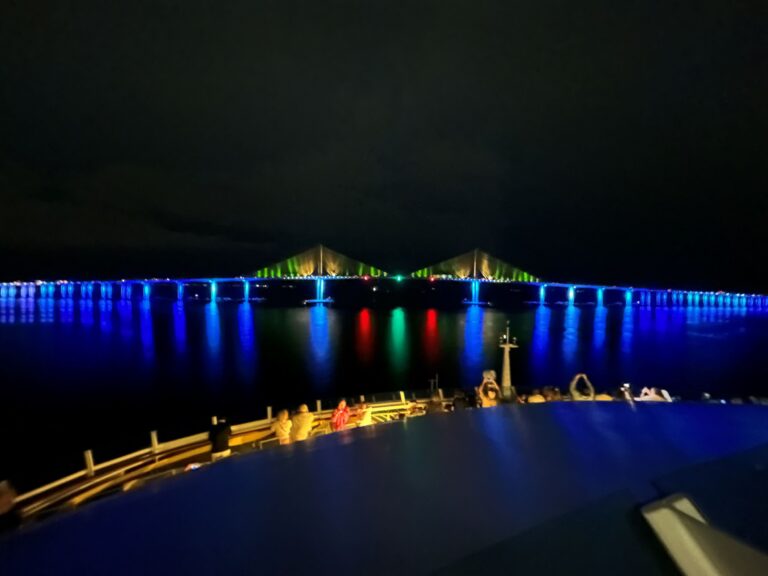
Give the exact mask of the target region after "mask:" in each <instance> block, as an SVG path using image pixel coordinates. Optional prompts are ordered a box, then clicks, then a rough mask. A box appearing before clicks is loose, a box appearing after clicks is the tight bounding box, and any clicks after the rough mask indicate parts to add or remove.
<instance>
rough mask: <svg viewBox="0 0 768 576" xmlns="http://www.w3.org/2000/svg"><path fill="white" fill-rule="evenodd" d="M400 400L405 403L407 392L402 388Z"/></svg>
mask: <svg viewBox="0 0 768 576" xmlns="http://www.w3.org/2000/svg"><path fill="white" fill-rule="evenodd" d="M400 402H401V403H402V404H405V392H403V391H402V390H400Z"/></svg>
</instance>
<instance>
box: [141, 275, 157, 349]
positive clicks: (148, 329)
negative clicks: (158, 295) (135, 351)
mask: <svg viewBox="0 0 768 576" xmlns="http://www.w3.org/2000/svg"><path fill="white" fill-rule="evenodd" d="M148 286H149V284H144V292H145V294H146V293H147V290H146V289H147V287H148ZM145 298H146V299H145V300H144V301H143V302H142V303H141V304H140V306H139V333H140V335H141V348H142V351H143V352H144V358H145V359H146V360H147V362H152V360H153V358H154V356H155V334H154V328H153V326H152V304H151V302H150V300H149V295H147V296H145Z"/></svg>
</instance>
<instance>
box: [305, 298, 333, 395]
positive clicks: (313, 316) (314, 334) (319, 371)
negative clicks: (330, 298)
mask: <svg viewBox="0 0 768 576" xmlns="http://www.w3.org/2000/svg"><path fill="white" fill-rule="evenodd" d="M328 330H329V327H328V309H327V308H326V307H325V306H322V305H318V306H312V307H311V308H310V309H309V342H310V350H309V351H310V355H311V357H312V362H311V373H312V375H313V376H314V377H315V379H316V380H317V381H319V382H320V383H322V384H326V385H327V384H330V378H331V343H330V338H329V337H328Z"/></svg>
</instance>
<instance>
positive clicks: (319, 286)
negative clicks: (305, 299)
mask: <svg viewBox="0 0 768 576" xmlns="http://www.w3.org/2000/svg"><path fill="white" fill-rule="evenodd" d="M324 299H325V280H323V279H322V278H318V279H317V280H315V300H318V301H319V300H324Z"/></svg>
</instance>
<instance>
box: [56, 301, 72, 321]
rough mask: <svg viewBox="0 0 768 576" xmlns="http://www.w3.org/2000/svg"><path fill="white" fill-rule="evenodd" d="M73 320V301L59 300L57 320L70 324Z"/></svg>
mask: <svg viewBox="0 0 768 576" xmlns="http://www.w3.org/2000/svg"><path fill="white" fill-rule="evenodd" d="M74 321H75V303H74V302H73V301H72V300H70V299H66V300H60V301H59V322H63V323H64V324H71V323H72V322H74Z"/></svg>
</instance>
